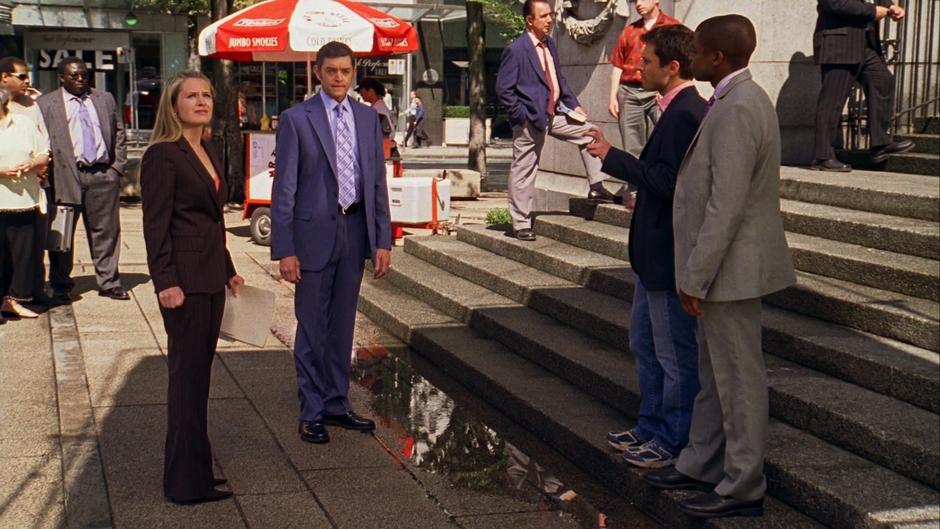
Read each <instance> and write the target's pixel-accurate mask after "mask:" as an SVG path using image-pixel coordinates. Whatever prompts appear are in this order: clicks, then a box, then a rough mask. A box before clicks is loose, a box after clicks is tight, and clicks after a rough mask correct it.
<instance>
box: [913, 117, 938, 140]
mask: <svg viewBox="0 0 940 529" xmlns="http://www.w3.org/2000/svg"><path fill="white" fill-rule="evenodd" d="M914 131H915V132H917V133H919V134H934V135H936V134H940V116H931V117H926V118H914Z"/></svg>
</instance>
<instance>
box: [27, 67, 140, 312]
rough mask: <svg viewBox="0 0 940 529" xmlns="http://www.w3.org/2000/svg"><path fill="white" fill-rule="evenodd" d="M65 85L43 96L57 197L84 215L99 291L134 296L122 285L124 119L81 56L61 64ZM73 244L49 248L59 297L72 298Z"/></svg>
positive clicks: (53, 282) (114, 296)
mask: <svg viewBox="0 0 940 529" xmlns="http://www.w3.org/2000/svg"><path fill="white" fill-rule="evenodd" d="M58 71H59V83H60V84H61V85H62V86H61V88H59V89H58V90H55V91H53V92H49V93H48V94H45V95H43V96H41V97H40V98H39V99H38V103H39V109H40V110H42V115H43V117H44V118H45V120H46V128H47V129H48V130H49V143H50V145H51V147H52V175H51V184H52V199H53V200H52V201H53V202H54V203H55V204H56V205H65V206H72V207H73V208H74V214H75V218H74V223H73V228H74V225H75V224H77V223H78V217H82V220H83V221H84V225H85V232H86V233H87V235H88V246H89V249H90V250H91V258H92V261H93V262H94V265H95V278H96V280H97V282H98V294H99V295H100V296H105V297H108V298H111V299H118V300H127V299H130V296H128V294H127V292H125V291H124V288H123V287H121V278H120V275H119V273H118V259H119V257H120V247H121V222H120V218H119V215H118V198H119V196H120V179H121V175H122V174H123V173H124V165H125V164H126V163H127V150H126V147H125V144H124V124H123V123H122V121H121V116H120V115H119V114H118V109H117V105H116V104H115V102H114V97H113V96H112V95H111V94H109V93H108V92H105V91H103V90H97V89H94V88H92V87H91V74H90V72H89V71H88V67H87V66H86V65H85V61H84V60H83V59H81V58H79V57H68V58H66V59H63V60H62V62H61V63H59V66H58ZM74 250H75V248H74V246H72V247H71V248H70V249H69V250H68V251H65V252H49V263H50V268H49V283H50V284H51V285H52V290H53V293H54V299H55V301H57V302H60V303H69V302H70V301H71V295H70V291H71V290H72V286H73V285H74V284H75V282H74V281H73V280H72V278H71V275H72V262H73V261H72V257H73V254H74Z"/></svg>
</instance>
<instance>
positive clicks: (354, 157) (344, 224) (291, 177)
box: [271, 42, 392, 443]
mask: <svg viewBox="0 0 940 529" xmlns="http://www.w3.org/2000/svg"><path fill="white" fill-rule="evenodd" d="M314 72H315V73H316V75H317V78H318V79H319V80H320V83H321V85H322V89H321V90H320V93H319V94H317V95H315V96H313V97H311V98H310V99H308V100H307V101H305V102H304V103H303V104H300V105H297V106H294V107H292V108H290V109H288V110H286V111H284V112H282V113H281V117H280V126H279V127H278V129H277V167H276V169H275V178H274V189H273V194H272V201H271V220H272V223H273V225H272V233H271V259H273V260H280V265H279V266H280V273H281V277H283V278H284V279H285V280H286V281H290V282H291V283H294V284H295V285H296V292H295V297H294V311H295V314H296V316H297V338H296V340H295V342H294V361H295V365H296V367H297V386H298V391H297V393H298V396H299V398H300V427H299V430H300V438H301V439H303V440H304V441H307V442H311V443H326V442H328V441H329V440H330V437H329V433H328V432H327V430H326V425H334V426H340V427H342V428H346V429H350V430H359V431H371V430H373V429H374V428H375V423H373V422H372V421H371V420H368V419H364V418H362V417H360V416H358V415H356V414H355V413H353V411H352V410H351V409H350V406H349V401H348V399H347V392H348V390H349V369H350V351H351V350H352V338H353V329H354V327H355V323H356V304H357V301H358V298H359V285H360V283H361V281H362V271H363V265H364V262H365V260H366V259H367V258H370V259H371V260H372V264H373V268H374V274H375V277H376V278H379V277H382V276H383V275H385V273H386V272H387V271H388V267H389V264H390V262H391V248H392V239H391V221H390V217H389V205H388V190H387V189H386V184H385V156H384V151H383V144H382V128H381V126H380V125H379V118H378V114H376V112H375V110H373V109H371V108H369V107H367V106H365V105H363V104H361V103H358V102H356V101H353V100H351V99H350V98H348V97H347V93H348V92H349V89H350V87H351V86H352V83H353V78H354V76H355V72H356V68H355V58H354V57H353V52H352V50H351V49H350V48H349V47H348V46H346V45H345V44H342V43H339V42H330V43H328V44H326V45H325V46H323V47H322V48H321V49H320V51H319V52H318V53H317V62H316V66H315V67H314Z"/></svg>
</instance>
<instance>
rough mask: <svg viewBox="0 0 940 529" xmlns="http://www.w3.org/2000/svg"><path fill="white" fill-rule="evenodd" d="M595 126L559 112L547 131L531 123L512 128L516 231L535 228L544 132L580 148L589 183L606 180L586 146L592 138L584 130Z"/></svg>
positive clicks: (511, 205) (512, 196)
mask: <svg viewBox="0 0 940 529" xmlns="http://www.w3.org/2000/svg"><path fill="white" fill-rule="evenodd" d="M592 128H594V126H593V125H591V124H590V123H578V122H576V121H572V120H571V119H568V117H567V116H564V115H561V114H556V115H555V117H554V119H552V120H551V122H550V123H549V124H548V127H547V129H546V130H538V129H537V128H535V127H534V126H533V125H532V124H531V123H529V122H526V123H525V125H516V126H515V127H513V128H512V164H510V166H509V190H508V191H509V214H510V215H511V216H512V227H513V229H514V230H522V229H527V228H531V227H532V217H531V216H532V206H533V203H534V202H535V175H536V174H538V172H539V159H540V158H541V156H542V147H543V146H544V145H545V135H546V134H551V135H552V136H554V137H555V138H557V139H559V140H562V141H567V142H568V143H573V144H575V145H577V146H578V148H579V149H580V151H581V161H582V162H583V163H584V170H585V171H586V172H587V177H588V182H589V183H591V184H595V183H597V182H603V181H604V180H605V179H606V175H605V174H604V173H602V172H601V165H602V162H601V161H600V159H598V158H595V157H593V156H591V155H590V154H589V153H588V152H587V149H585V147H586V146H587V144H588V143H591V141H593V140H592V139H591V138H590V137H585V136H584V133H585V132H586V131H588V130H590V129H592Z"/></svg>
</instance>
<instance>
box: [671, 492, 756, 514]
mask: <svg viewBox="0 0 940 529" xmlns="http://www.w3.org/2000/svg"><path fill="white" fill-rule="evenodd" d="M679 508H680V509H682V512H684V513H686V514H688V515H691V516H695V517H698V518H723V517H725V516H763V514H764V498H760V499H757V500H739V499H736V498H728V497H725V496H719V495H718V493H716V492H714V491H713V492H709V493H708V494H703V495H701V496H696V497H694V498H689V499H687V500H685V501H682V502H679Z"/></svg>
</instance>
